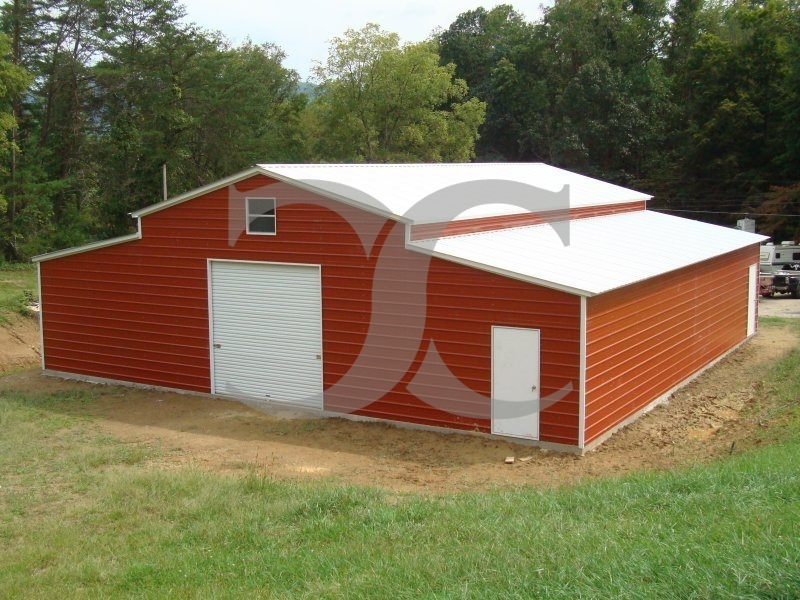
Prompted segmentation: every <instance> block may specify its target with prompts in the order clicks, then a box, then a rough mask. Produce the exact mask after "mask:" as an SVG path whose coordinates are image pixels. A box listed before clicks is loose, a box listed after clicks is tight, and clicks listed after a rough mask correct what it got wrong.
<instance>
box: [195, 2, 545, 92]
mask: <svg viewBox="0 0 800 600" xmlns="http://www.w3.org/2000/svg"><path fill="white" fill-rule="evenodd" d="M182 3H183V5H184V6H185V7H186V12H187V16H186V20H187V21H189V22H193V23H196V24H197V25H200V26H201V27H203V28H204V29H209V30H212V31H221V32H222V33H223V34H224V35H225V37H227V38H228V39H229V40H230V41H231V42H232V43H234V44H239V43H241V42H243V41H244V40H245V39H246V38H248V37H249V38H250V39H251V40H252V41H253V42H254V43H256V44H261V43H265V42H270V43H273V44H275V45H277V46H279V47H280V48H281V49H282V50H283V51H284V52H285V53H286V55H287V56H286V60H285V61H284V62H283V65H284V66H285V67H288V68H290V69H294V70H295V71H297V72H298V73H299V74H300V77H301V79H308V77H309V75H310V72H311V67H312V65H313V63H314V62H320V63H324V62H325V59H326V58H327V56H328V41H329V40H330V39H332V38H333V37H336V36H340V35H342V34H343V33H344V32H345V30H347V29H361V28H362V27H363V26H364V25H366V24H367V23H370V22H372V23H377V24H378V25H380V26H381V28H383V29H384V30H386V31H392V32H395V33H398V34H399V35H400V38H401V40H402V41H403V42H419V41H422V40H424V39H426V38H427V37H429V36H430V34H431V32H432V31H433V30H434V29H437V28H441V29H446V28H447V27H449V25H450V24H451V23H452V22H453V21H455V19H456V17H457V16H458V15H459V14H461V13H463V12H466V11H468V10H474V9H475V8H478V7H479V6H483V7H484V8H485V9H487V10H489V9H491V8H493V7H495V6H497V5H498V4H512V5H513V6H514V8H515V9H516V10H517V11H518V12H520V13H522V14H523V15H524V16H525V17H526V19H527V20H529V21H533V20H537V19H538V18H539V17H540V15H541V10H540V8H539V6H540V2H534V1H530V0H528V1H524V2H522V1H518V2H511V1H509V0H505V2H503V1H500V2H482V1H481V0H406V1H404V2H380V1H378V0H339V1H338V2H335V1H332V0H327V1H324V0H294V1H292V0H282V1H281V2H275V1H274V0H272V1H270V0H262V1H261V2H259V1H258V0H182Z"/></svg>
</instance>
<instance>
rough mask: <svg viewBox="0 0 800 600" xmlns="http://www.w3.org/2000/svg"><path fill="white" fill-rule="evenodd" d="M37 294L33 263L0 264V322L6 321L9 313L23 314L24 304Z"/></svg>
mask: <svg viewBox="0 0 800 600" xmlns="http://www.w3.org/2000/svg"><path fill="white" fill-rule="evenodd" d="M37 294H38V291H37V285H36V267H35V265H29V264H19V265H18V264H13V265H12V264H5V265H2V266H0V322H7V321H8V319H9V316H10V315H14V314H25V306H26V304H27V303H28V302H29V301H30V300H33V299H35V298H36V296H37Z"/></svg>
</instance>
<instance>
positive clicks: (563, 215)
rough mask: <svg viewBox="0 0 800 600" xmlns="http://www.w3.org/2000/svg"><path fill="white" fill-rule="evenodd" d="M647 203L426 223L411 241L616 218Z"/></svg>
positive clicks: (416, 228) (413, 232)
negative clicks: (578, 220)
mask: <svg viewBox="0 0 800 600" xmlns="http://www.w3.org/2000/svg"><path fill="white" fill-rule="evenodd" d="M645 208H646V206H645V202H644V201H641V202H627V203H625V204H609V205H605V206H587V207H584V208H570V209H568V210H551V211H547V212H543V213H522V214H518V215H504V216H502V217H484V218H482V219H463V220H460V221H450V222H449V223H426V224H423V225H414V226H413V227H411V239H412V240H426V239H429V238H433V237H443V236H452V235H462V234H466V233H477V232H479V231H494V230H495V229H509V228H511V227H523V226H525V225H541V224H542V223H553V222H555V221H566V220H568V219H569V220H571V221H574V220H575V219H588V218H590V217H601V216H604V215H615V214H619V213H625V212H636V211H640V210H645Z"/></svg>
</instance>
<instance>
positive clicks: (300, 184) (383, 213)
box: [256, 167, 412, 225]
mask: <svg viewBox="0 0 800 600" xmlns="http://www.w3.org/2000/svg"><path fill="white" fill-rule="evenodd" d="M256 168H257V169H258V171H259V172H260V173H261V174H262V175H266V176H267V177H272V178H273V179H277V180H278V181H280V182H283V183H287V184H289V185H292V186H294V187H296V188H300V189H301V190H305V191H307V192H311V193H313V194H317V195H318V196H322V197H323V198H328V199H330V200H336V201H337V202H341V203H342V204H346V205H348V206H352V207H353V208H358V209H360V210H363V211H364V212H368V213H372V214H374V215H378V216H379V217H385V218H387V219H393V220H395V221H399V222H401V223H406V224H408V225H411V224H412V221H411V219H409V218H407V217H404V216H401V215H396V214H394V213H393V212H391V211H388V210H379V209H376V208H375V207H373V206H369V205H368V204H364V203H363V202H359V201H357V200H353V199H352V198H348V197H347V196H342V195H340V194H336V193H335V192H329V191H326V190H323V189H320V188H318V187H316V186H313V185H311V184H309V183H306V182H305V181H303V180H302V179H292V178H291V177H287V176H285V175H280V174H278V173H275V172H273V171H270V170H268V169H264V168H262V167H256Z"/></svg>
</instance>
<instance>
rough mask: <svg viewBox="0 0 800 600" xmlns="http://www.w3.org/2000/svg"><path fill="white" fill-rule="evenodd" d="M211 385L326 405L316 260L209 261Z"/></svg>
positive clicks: (232, 392) (228, 392) (247, 395)
mask: <svg viewBox="0 0 800 600" xmlns="http://www.w3.org/2000/svg"><path fill="white" fill-rule="evenodd" d="M209 280H210V281H209V283H210V287H211V291H210V304H211V315H210V318H211V338H212V339H211V344H212V349H211V360H212V374H213V379H212V389H213V391H214V393H215V394H219V395H223V396H232V397H235V398H241V399H252V400H269V401H276V402H289V403H292V404H301V405H303V406H314V407H319V408H322V405H323V402H322V292H321V285H320V267H319V266H318V265H312V266H309V265H292V264H276V263H255V262H233V261H211V262H210V263H209Z"/></svg>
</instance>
